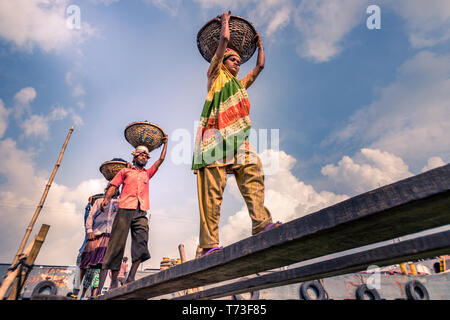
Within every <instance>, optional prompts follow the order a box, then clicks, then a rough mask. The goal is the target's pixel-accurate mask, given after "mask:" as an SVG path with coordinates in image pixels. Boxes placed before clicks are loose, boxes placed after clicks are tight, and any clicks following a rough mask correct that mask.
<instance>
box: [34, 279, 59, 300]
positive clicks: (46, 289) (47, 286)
mask: <svg viewBox="0 0 450 320" xmlns="http://www.w3.org/2000/svg"><path fill="white" fill-rule="evenodd" d="M57 292H58V288H57V287H56V284H55V283H54V282H53V281H50V280H45V281H41V282H39V283H38V284H37V285H36V286H35V287H34V289H33V292H32V293H31V296H39V295H56V293H57Z"/></svg>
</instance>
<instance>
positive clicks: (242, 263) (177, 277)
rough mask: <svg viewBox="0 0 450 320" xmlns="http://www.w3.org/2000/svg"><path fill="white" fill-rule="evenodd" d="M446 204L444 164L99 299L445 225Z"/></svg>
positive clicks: (449, 188)
mask: <svg viewBox="0 0 450 320" xmlns="http://www.w3.org/2000/svg"><path fill="white" fill-rule="evenodd" d="M449 208H450V164H448V165H445V166H442V167H439V168H436V169H433V170H430V171H428V172H425V173H423V174H419V175H416V176H414V177H411V178H408V179H404V180H402V181H399V182H396V183H393V184H390V185H387V186H384V187H381V188H378V189H376V190H373V191H370V192H367V193H364V194H361V195H358V196H355V197H353V198H351V199H348V200H346V201H343V202H341V203H338V204H335V205H333V206H330V207H328V208H325V209H322V210H320V211H318V212H316V213H313V214H310V215H307V216H305V217H301V218H299V219H295V220H293V221H290V222H288V223H284V224H283V225H281V226H280V227H278V228H276V229H273V230H270V231H267V232H264V233H261V234H259V235H256V236H252V237H249V238H246V239H243V240H241V241H239V242H236V243H234V244H232V245H229V246H227V247H225V248H223V249H222V250H221V251H219V252H215V253H213V254H210V255H208V256H205V257H202V258H200V259H197V260H191V261H188V262H185V263H183V264H181V265H177V266H175V267H172V268H169V269H167V270H164V271H161V272H158V273H156V274H153V275H150V276H147V277H144V278H141V279H138V280H136V281H135V282H132V283H129V284H127V285H125V286H122V287H119V288H116V289H113V290H110V291H109V292H107V293H106V294H105V295H104V296H102V297H101V299H148V298H152V297H156V296H160V295H164V294H167V293H172V292H176V291H180V290H184V289H188V288H195V287H199V286H206V285H208V284H214V283H218V282H221V281H226V280H231V279H236V278H239V277H243V276H247V275H251V274H255V273H258V272H262V271H266V270H270V269H275V268H279V267H282V266H286V265H291V264H293V263H297V262H301V261H306V260H309V259H313V258H317V257H321V256H325V255H328V254H332V253H338V252H342V251H345V250H349V249H354V248H358V247H361V246H365V245H369V244H374V243H378V242H381V241H385V240H389V239H394V238H397V237H401V236H405V235H408V234H412V233H416V232H420V231H423V230H427V229H430V228H435V227H440V226H444V225H448V224H450V214H449Z"/></svg>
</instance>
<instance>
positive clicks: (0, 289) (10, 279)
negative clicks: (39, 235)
mask: <svg viewBox="0 0 450 320" xmlns="http://www.w3.org/2000/svg"><path fill="white" fill-rule="evenodd" d="M34 242H35V240H34V239H33V240H32V241H31V242H30V243H29V244H28V246H27V247H26V248H25V250H24V251H23V255H24V256H28V255H29V254H30V252H31V248H32V247H33V245H34ZM21 256H22V255H21ZM18 274H19V268H17V269H16V270H14V271H8V274H7V275H6V276H5V278H4V279H3V282H2V285H1V286H0V300H2V299H3V297H4V296H5V295H6V293H7V292H8V290H9V288H10V287H11V285H12V284H13V283H14V280H15V279H16V277H17V275H18Z"/></svg>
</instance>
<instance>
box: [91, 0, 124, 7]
mask: <svg viewBox="0 0 450 320" xmlns="http://www.w3.org/2000/svg"><path fill="white" fill-rule="evenodd" d="M89 1H90V2H92V3H94V4H99V3H101V4H104V5H105V6H109V5H111V4H113V3H114V2H119V1H120V0H89Z"/></svg>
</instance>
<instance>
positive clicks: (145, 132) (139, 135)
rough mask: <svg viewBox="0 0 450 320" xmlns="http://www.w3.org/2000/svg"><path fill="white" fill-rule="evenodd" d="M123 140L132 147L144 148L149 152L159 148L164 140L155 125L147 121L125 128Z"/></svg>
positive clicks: (159, 129) (137, 122) (161, 131)
mask: <svg viewBox="0 0 450 320" xmlns="http://www.w3.org/2000/svg"><path fill="white" fill-rule="evenodd" d="M124 135H125V139H126V140H127V141H128V142H129V143H130V144H131V145H132V146H133V147H135V148H136V147H137V146H146V147H147V148H148V151H149V152H151V151H152V150H155V149H156V148H159V147H160V146H161V145H162V144H163V141H162V139H163V138H164V135H165V133H164V131H163V129H161V128H160V127H158V126H157V125H156V124H154V123H151V122H148V121H136V122H133V123H131V124H129V125H128V126H127V127H126V128H125V132H124Z"/></svg>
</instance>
